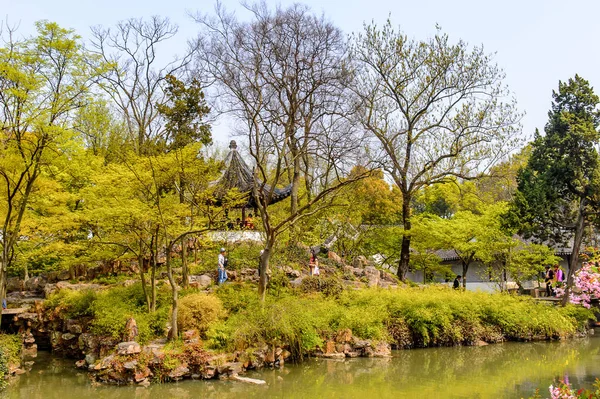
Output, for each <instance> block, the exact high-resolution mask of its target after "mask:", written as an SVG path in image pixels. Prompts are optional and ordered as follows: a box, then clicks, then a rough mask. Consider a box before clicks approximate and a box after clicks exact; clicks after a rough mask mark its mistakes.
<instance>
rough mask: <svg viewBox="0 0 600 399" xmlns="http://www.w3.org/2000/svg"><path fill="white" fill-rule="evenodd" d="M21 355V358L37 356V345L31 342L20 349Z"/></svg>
mask: <svg viewBox="0 0 600 399" xmlns="http://www.w3.org/2000/svg"><path fill="white" fill-rule="evenodd" d="M21 356H22V357H23V358H34V357H37V345H36V344H33V345H31V346H29V347H28V348H23V349H21Z"/></svg>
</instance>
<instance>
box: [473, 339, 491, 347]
mask: <svg viewBox="0 0 600 399" xmlns="http://www.w3.org/2000/svg"><path fill="white" fill-rule="evenodd" d="M487 345H489V344H488V343H487V342H485V341H482V340H479V341H477V342H476V343H475V346H487Z"/></svg>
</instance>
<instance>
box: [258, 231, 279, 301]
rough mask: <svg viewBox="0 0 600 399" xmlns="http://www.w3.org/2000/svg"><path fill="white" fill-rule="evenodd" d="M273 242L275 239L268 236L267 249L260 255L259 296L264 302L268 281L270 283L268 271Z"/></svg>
mask: <svg viewBox="0 0 600 399" xmlns="http://www.w3.org/2000/svg"><path fill="white" fill-rule="evenodd" d="M273 244H275V240H274V239H272V238H270V237H269V238H267V242H266V246H265V249H264V250H263V253H262V254H261V255H260V263H259V266H258V272H259V275H260V276H259V279H258V297H259V298H260V300H261V301H262V302H263V303H264V301H265V298H266V295H267V283H268V272H269V259H270V258H271V253H272V251H273Z"/></svg>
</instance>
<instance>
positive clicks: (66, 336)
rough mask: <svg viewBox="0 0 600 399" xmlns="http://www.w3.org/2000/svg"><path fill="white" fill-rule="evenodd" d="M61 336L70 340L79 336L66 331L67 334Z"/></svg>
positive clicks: (65, 339) (64, 339)
mask: <svg viewBox="0 0 600 399" xmlns="http://www.w3.org/2000/svg"><path fill="white" fill-rule="evenodd" d="M61 338H62V339H63V341H70V340H72V339H73V338H77V336H76V335H75V334H71V333H65V334H63V335H61Z"/></svg>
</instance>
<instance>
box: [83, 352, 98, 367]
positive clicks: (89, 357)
mask: <svg viewBox="0 0 600 399" xmlns="http://www.w3.org/2000/svg"><path fill="white" fill-rule="evenodd" d="M96 359H97V357H96V354H94V353H88V354H87V355H85V362H86V363H87V364H88V365H92V364H94V363H96Z"/></svg>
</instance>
